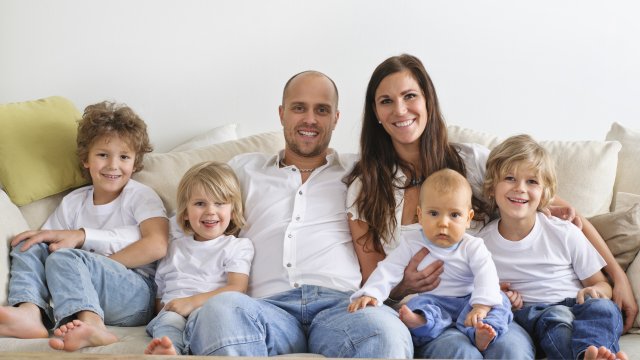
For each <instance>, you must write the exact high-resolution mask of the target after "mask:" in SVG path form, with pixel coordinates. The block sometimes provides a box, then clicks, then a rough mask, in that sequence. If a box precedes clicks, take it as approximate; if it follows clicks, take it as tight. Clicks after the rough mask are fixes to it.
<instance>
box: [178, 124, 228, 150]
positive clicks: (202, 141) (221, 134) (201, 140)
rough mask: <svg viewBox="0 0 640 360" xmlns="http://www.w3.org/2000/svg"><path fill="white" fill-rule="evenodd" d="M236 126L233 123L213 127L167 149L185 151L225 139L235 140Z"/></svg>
mask: <svg viewBox="0 0 640 360" xmlns="http://www.w3.org/2000/svg"><path fill="white" fill-rule="evenodd" d="M236 127H237V125H236V124H233V123H232V124H226V125H222V126H218V127H215V128H213V129H211V130H208V131H205V132H204V133H202V134H200V135H197V136H194V137H192V138H191V139H189V140H187V141H185V142H184V143H182V144H180V145H178V146H176V147H174V148H173V149H171V150H169V151H171V152H174V151H187V150H193V149H197V148H201V147H205V146H208V145H213V144H219V143H222V142H225V141H231V140H237V139H238V133H237V132H236Z"/></svg>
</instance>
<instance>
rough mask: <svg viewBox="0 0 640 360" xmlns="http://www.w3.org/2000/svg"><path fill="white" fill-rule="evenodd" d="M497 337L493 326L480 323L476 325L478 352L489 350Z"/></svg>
mask: <svg viewBox="0 0 640 360" xmlns="http://www.w3.org/2000/svg"><path fill="white" fill-rule="evenodd" d="M497 335H498V334H497V333H496V331H495V330H494V329H493V327H492V326H491V325H489V324H485V323H483V322H482V321H478V323H476V347H477V348H478V350H480V351H485V350H487V347H489V344H490V343H491V340H493V339H495V338H496V336H497Z"/></svg>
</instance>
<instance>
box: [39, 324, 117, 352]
mask: <svg viewBox="0 0 640 360" xmlns="http://www.w3.org/2000/svg"><path fill="white" fill-rule="evenodd" d="M53 334H54V335H55V336H58V337H61V338H62V339H50V340H49V346H51V347H52V348H54V349H56V350H65V351H76V350H78V349H82V348H85V347H91V346H102V345H109V344H113V343H114V342H116V341H118V338H117V337H116V336H115V335H114V334H112V333H110V332H109V331H108V330H107V328H106V327H104V328H103V327H99V326H96V325H93V324H88V323H85V322H82V321H80V320H73V321H71V322H69V323H66V324H64V325H62V326H60V327H59V328H57V329H55V330H54V332H53Z"/></svg>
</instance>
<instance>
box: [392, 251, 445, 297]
mask: <svg viewBox="0 0 640 360" xmlns="http://www.w3.org/2000/svg"><path fill="white" fill-rule="evenodd" d="M428 254H429V250H428V249H427V248H423V249H422V250H420V251H418V252H417V253H416V254H415V255H413V257H412V258H411V261H409V264H407V267H406V268H405V269H404V277H403V278H402V281H400V283H399V284H398V285H397V286H396V287H395V288H394V289H393V290H391V294H390V295H389V297H390V298H392V299H396V300H402V299H403V298H404V297H405V296H407V295H411V294H416V293H421V292H426V291H431V290H433V289H435V288H436V287H438V285H439V284H440V275H441V274H442V272H443V271H444V263H443V262H442V261H441V260H438V261H434V262H433V263H431V264H429V265H428V266H427V267H426V268H424V269H422V270H421V271H418V265H419V264H420V262H421V261H422V260H423V259H424V258H425V256H427V255H428Z"/></svg>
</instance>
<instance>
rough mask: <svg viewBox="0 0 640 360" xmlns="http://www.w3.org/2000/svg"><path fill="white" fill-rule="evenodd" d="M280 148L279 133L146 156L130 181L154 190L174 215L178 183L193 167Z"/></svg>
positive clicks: (282, 146)
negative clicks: (210, 161) (140, 168)
mask: <svg viewBox="0 0 640 360" xmlns="http://www.w3.org/2000/svg"><path fill="white" fill-rule="evenodd" d="M282 148H284V137H283V136H282V132H270V133H262V134H257V135H252V136H248V137H245V138H242V139H238V140H234V141H227V142H224V143H220V144H215V145H210V146H206V147H202V148H198V149H193V150H188V151H181V152H169V153H164V154H155V153H151V154H147V155H145V158H144V169H143V170H142V171H140V172H138V173H136V174H134V175H133V178H134V179H135V180H138V181H140V182H142V183H144V184H146V185H148V186H150V187H151V188H153V189H154V190H155V191H156V192H157V193H158V195H160V198H161V199H162V201H163V202H164V206H165V207H166V208H167V214H170V215H173V214H174V213H175V209H176V191H177V188H178V183H179V182H180V179H181V178H182V175H183V174H184V173H185V171H187V170H188V169H189V168H190V167H191V166H192V165H194V164H196V163H199V162H201V161H206V160H217V161H222V162H227V161H229V160H230V159H231V158H232V157H234V156H235V155H238V154H241V153H246V152H264V153H273V154H275V153H276V152H277V151H278V150H280V149H282Z"/></svg>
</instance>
